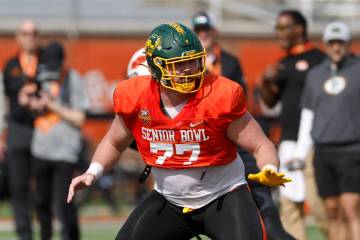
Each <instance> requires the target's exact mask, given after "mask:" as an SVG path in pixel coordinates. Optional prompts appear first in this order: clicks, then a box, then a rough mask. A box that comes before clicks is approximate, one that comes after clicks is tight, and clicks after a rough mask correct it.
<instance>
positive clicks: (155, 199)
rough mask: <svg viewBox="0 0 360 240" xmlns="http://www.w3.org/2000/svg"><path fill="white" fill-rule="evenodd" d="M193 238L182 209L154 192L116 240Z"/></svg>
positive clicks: (127, 222) (135, 212) (129, 219)
mask: <svg viewBox="0 0 360 240" xmlns="http://www.w3.org/2000/svg"><path fill="white" fill-rule="evenodd" d="M193 236H194V234H193V232H192V229H191V228H190V226H189V224H188V222H187V221H186V219H185V217H184V214H183V213H182V212H181V208H179V207H176V206H174V205H172V204H170V203H169V202H168V201H166V199H165V198H164V197H163V196H162V195H160V194H159V193H157V192H156V191H152V192H151V193H150V194H149V196H148V197H147V198H146V199H144V201H142V202H141V203H140V204H139V205H138V206H137V207H136V208H135V210H134V211H133V212H132V213H131V214H130V216H129V218H128V219H127V221H126V222H125V224H124V225H123V226H122V228H121V229H120V231H119V232H118V234H117V236H116V240H144V239H146V240H169V239H171V240H189V239H191V238H192V237H193Z"/></svg>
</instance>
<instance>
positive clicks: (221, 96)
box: [68, 23, 290, 240]
mask: <svg viewBox="0 0 360 240" xmlns="http://www.w3.org/2000/svg"><path fill="white" fill-rule="evenodd" d="M145 54H146V61H147V64H148V66H149V68H150V70H151V75H149V76H139V77H134V78H131V79H129V80H127V81H123V82H121V83H120V84H119V85H118V87H117V88H116V90H115V93H114V110H115V112H116V116H115V118H114V121H113V123H112V126H111V128H110V129H109V131H108V132H107V134H106V135H105V137H104V138H103V140H102V141H101V143H100V144H99V146H98V147H97V150H96V152H95V154H94V156H93V159H92V163H91V165H90V167H89V169H88V170H87V171H86V172H85V173H84V174H82V175H81V176H78V177H76V178H74V179H73V181H72V183H71V184H70V187H69V195H68V202H70V201H71V200H72V198H73V197H74V194H75V191H77V190H79V189H81V188H84V187H86V186H90V185H91V184H93V183H94V182H95V181H96V179H97V178H99V177H100V176H101V175H102V174H103V173H104V172H106V171H108V170H109V169H111V168H112V167H113V166H114V165H115V164H116V162H117V160H118V159H119V156H120V154H121V153H122V152H123V151H124V149H125V148H126V147H127V146H128V145H129V144H130V142H131V141H132V139H133V138H134V139H135V140H136V143H137V146H138V149H139V152H140V154H141V155H142V158H143V159H144V161H145V163H146V164H147V165H148V166H151V168H150V167H149V168H148V170H150V169H152V173H153V175H154V179H155V189H154V191H152V192H151V194H150V195H149V196H148V197H147V198H146V199H145V200H144V201H143V202H142V203H140V204H139V206H137V207H136V208H135V210H134V211H133V212H132V213H131V215H130V216H129V218H128V219H127V221H126V222H125V224H124V225H123V226H122V228H121V229H120V231H119V233H118V235H117V237H116V239H119V240H125V239H126V240H144V239H147V240H162V239H163V240H165V239H179V240H180V239H190V238H192V237H194V236H196V235H197V234H205V235H207V236H209V237H210V238H212V239H217V240H229V239H233V240H240V239H242V240H244V239H251V240H254V239H255V240H256V239H265V238H266V233H265V231H264V229H263V227H262V226H263V225H262V222H261V218H260V216H259V213H258V210H257V208H256V205H255V203H254V201H253V199H252V197H251V193H250V191H249V188H248V186H247V183H246V180H245V175H244V165H243V163H242V161H241V158H240V157H239V155H238V154H237V149H236V146H237V145H240V146H241V147H242V148H244V149H246V150H247V151H248V152H250V153H252V154H253V155H254V157H255V158H256V159H257V164H258V166H259V168H260V169H262V170H261V171H260V172H259V173H257V174H253V175H251V176H250V178H251V179H254V180H256V181H258V182H260V183H262V184H265V185H268V186H279V185H283V184H284V183H286V182H288V181H290V179H287V178H285V177H284V175H283V174H280V173H278V172H277V168H278V164H279V159H278V157H277V153H276V150H275V147H274V145H273V144H272V143H271V142H270V141H269V140H268V139H267V138H266V136H265V135H264V134H263V132H262V130H261V129H260V127H259V125H258V124H257V123H256V121H255V120H254V119H253V118H252V116H251V115H250V114H249V113H248V112H247V108H246V102H245V96H244V91H243V89H242V88H241V86H240V85H239V84H237V83H234V82H233V81H231V80H228V79H226V78H224V77H221V76H215V75H205V74H204V73H205V50H204V48H203V47H202V46H201V43H200V41H199V39H198V38H197V36H196V34H195V33H194V32H192V31H191V30H190V29H189V28H187V27H185V26H184V25H182V24H179V23H171V24H162V25H160V26H158V27H156V28H155V29H154V30H153V31H152V32H151V33H150V35H149V37H148V39H147V41H146V44H145Z"/></svg>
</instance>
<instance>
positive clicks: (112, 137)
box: [67, 115, 132, 202]
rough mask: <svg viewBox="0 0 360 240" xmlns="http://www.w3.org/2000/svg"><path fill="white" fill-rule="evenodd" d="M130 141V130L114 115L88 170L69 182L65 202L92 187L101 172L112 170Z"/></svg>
mask: <svg viewBox="0 0 360 240" xmlns="http://www.w3.org/2000/svg"><path fill="white" fill-rule="evenodd" d="M131 141H132V134H131V132H130V130H129V129H128V128H127V127H126V125H125V123H124V121H123V119H122V118H121V117H120V116H118V115H116V117H115V118H114V120H113V122H112V124H111V127H110V129H109V130H108V132H107V133H106V135H105V136H104V138H103V139H102V140H101V142H100V144H99V145H98V146H97V148H96V151H95V153H94V156H93V158H92V160H91V164H90V167H89V169H88V170H87V171H86V172H85V173H84V174H82V175H80V176H78V177H76V178H74V179H73V180H72V181H71V184H70V187H69V193H68V198H67V201H68V202H71V200H72V199H73V197H74V194H75V192H76V191H77V190H79V189H81V188H84V187H87V186H90V185H92V184H93V183H94V182H95V180H96V179H97V178H98V177H100V176H101V175H102V174H103V172H107V171H109V170H110V169H112V168H113V166H114V165H115V164H116V163H117V161H118V160H119V158H120V155H121V153H122V152H123V151H124V150H125V149H126V148H127V147H128V146H129V145H130V143H131Z"/></svg>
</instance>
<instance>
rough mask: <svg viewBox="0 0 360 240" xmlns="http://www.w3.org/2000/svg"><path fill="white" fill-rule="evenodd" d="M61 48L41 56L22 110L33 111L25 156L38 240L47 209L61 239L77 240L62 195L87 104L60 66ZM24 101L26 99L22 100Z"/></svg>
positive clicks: (47, 222)
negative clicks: (30, 163) (30, 164)
mask: <svg viewBox="0 0 360 240" xmlns="http://www.w3.org/2000/svg"><path fill="white" fill-rule="evenodd" d="M64 57H65V53H64V50H63V47H62V46H61V45H60V44H59V43H57V42H52V43H50V44H49V45H48V46H47V47H46V49H45V50H44V53H43V56H42V64H41V65H40V66H39V73H38V76H37V86H36V88H33V89H34V90H35V91H34V92H30V91H29V92H28V94H27V95H24V97H23V98H24V99H23V101H22V104H23V105H24V106H26V107H28V108H29V109H31V110H33V111H36V112H37V113H38V114H39V115H38V117H37V118H36V120H35V131H34V137H33V140H32V144H31V151H32V154H33V156H34V175H35V178H36V202H35V203H36V211H37V215H38V218H39V221H40V228H41V239H44V240H45V239H51V236H52V217H53V213H52V205H54V207H55V214H56V216H57V217H58V219H59V220H60V222H61V227H62V231H61V234H62V239H64V240H65V239H73V240H76V239H79V238H80V236H79V226H78V219H77V211H76V208H75V206H74V204H72V203H71V204H67V203H66V196H67V189H66V188H64V186H67V185H68V184H70V181H71V178H72V177H73V173H74V170H75V166H76V163H77V162H78V161H79V153H80V151H81V132H80V128H81V126H82V125H83V123H84V121H85V109H86V108H87V106H88V100H87V97H86V94H85V88H84V85H83V81H82V80H81V78H80V77H79V75H78V73H77V72H76V71H74V70H72V69H69V68H67V66H66V65H65V63H64ZM25 98H27V99H25Z"/></svg>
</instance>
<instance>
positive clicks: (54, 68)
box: [35, 42, 64, 96]
mask: <svg viewBox="0 0 360 240" xmlns="http://www.w3.org/2000/svg"><path fill="white" fill-rule="evenodd" d="M63 62H64V50H63V48H62V46H61V45H60V44H59V43H57V42H52V43H50V44H49V45H48V46H47V47H46V48H45V50H44V52H43V54H42V56H41V57H40V64H39V66H38V69H37V74H36V78H35V83H36V85H37V89H38V90H37V93H36V95H37V96H39V94H40V91H47V92H48V93H50V87H51V84H52V83H53V82H54V81H60V80H61V77H62V76H61V73H62V67H63Z"/></svg>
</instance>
